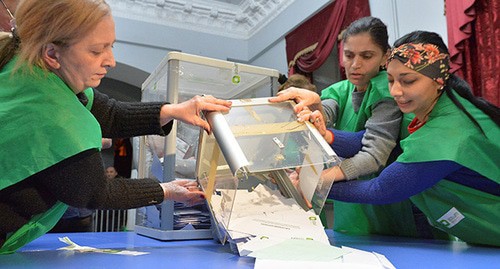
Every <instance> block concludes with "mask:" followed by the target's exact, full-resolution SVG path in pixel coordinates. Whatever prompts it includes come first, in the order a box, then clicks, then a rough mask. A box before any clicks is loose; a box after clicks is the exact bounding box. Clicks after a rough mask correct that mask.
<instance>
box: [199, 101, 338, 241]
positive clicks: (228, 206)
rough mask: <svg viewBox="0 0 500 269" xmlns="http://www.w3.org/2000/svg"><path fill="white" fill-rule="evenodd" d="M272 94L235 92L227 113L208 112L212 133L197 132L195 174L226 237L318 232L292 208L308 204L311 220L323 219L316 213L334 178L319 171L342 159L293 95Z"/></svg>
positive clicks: (303, 208)
mask: <svg viewBox="0 0 500 269" xmlns="http://www.w3.org/2000/svg"><path fill="white" fill-rule="evenodd" d="M267 100H268V98H253V99H239V100H232V101H233V106H232V108H231V110H230V111H229V112H228V113H224V114H223V113H219V112H211V113H208V114H207V119H208V121H209V123H210V125H211V126H212V131H213V132H212V134H210V135H208V134H207V133H206V132H201V133H200V140H199V146H198V156H197V168H196V177H197V179H198V181H199V183H200V185H201V187H202V189H203V190H204V191H205V195H206V198H207V203H208V205H209V208H210V211H211V213H212V215H213V219H214V226H216V227H214V231H216V235H217V237H218V239H219V240H220V242H221V243H225V242H227V241H228V240H230V242H231V243H237V241H238V240H248V239H249V238H252V237H256V236H258V237H272V236H283V237H288V238H304V239H311V240H316V239H314V238H312V237H314V236H309V235H308V234H307V233H306V232H305V231H304V230H305V226H301V224H300V223H299V222H300V220H299V219H294V217H293V216H297V215H299V214H301V213H302V211H306V212H310V213H311V215H306V218H308V220H306V222H308V221H309V220H312V221H316V220H317V221H318V222H319V221H320V220H319V218H317V219H316V218H315V215H319V214H320V212H321V210H322V208H323V205H324V203H325V200H326V198H327V196H328V192H329V191H330V188H331V186H332V183H333V181H328V180H323V177H322V172H323V171H324V170H326V169H328V168H331V167H333V166H334V165H338V163H339V161H340V159H339V158H338V157H337V155H336V154H335V152H334V151H333V150H332V148H331V147H330V145H328V143H327V142H326V141H325V140H324V139H323V137H322V136H321V135H320V134H319V132H318V131H317V130H316V128H315V127H314V126H313V125H312V124H311V123H310V122H298V121H297V117H296V114H295V112H294V110H293V105H294V104H295V103H293V102H291V101H287V102H282V103H269V102H268V101H267ZM297 210H298V211H297ZM295 220H297V222H295V223H294V221H295ZM306 224H307V223H306ZM315 225H316V224H315ZM316 226H318V225H316ZM320 231H321V232H323V233H324V230H323V226H322V225H321V227H320ZM278 234H279V235H278Z"/></svg>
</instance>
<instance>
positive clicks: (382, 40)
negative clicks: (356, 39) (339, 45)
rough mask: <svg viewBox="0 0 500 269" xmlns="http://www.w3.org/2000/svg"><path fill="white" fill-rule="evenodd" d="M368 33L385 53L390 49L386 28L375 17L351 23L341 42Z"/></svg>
mask: <svg viewBox="0 0 500 269" xmlns="http://www.w3.org/2000/svg"><path fill="white" fill-rule="evenodd" d="M361 33H368V34H369V35H370V37H371V38H372V40H373V42H374V43H375V44H377V46H379V47H380V49H381V50H382V51H383V52H384V53H385V52H386V51H387V50H388V49H390V48H391V46H390V45H389V35H388V34H387V26H386V25H385V24H384V23H383V22H382V21H381V20H380V19H379V18H375V17H363V18H360V19H357V20H355V21H354V22H352V23H351V24H350V25H349V27H347V29H346V30H345V31H344V33H343V34H342V42H345V41H346V39H347V38H348V37H350V36H353V35H357V34H361Z"/></svg>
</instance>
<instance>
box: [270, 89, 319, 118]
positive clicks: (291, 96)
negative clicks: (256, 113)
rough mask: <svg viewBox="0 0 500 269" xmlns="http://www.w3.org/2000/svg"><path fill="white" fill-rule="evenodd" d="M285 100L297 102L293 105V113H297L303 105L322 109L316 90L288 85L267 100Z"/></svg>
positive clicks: (274, 101) (273, 101) (272, 101)
mask: <svg viewBox="0 0 500 269" xmlns="http://www.w3.org/2000/svg"><path fill="white" fill-rule="evenodd" d="M286 100H294V101H295V102H296V103H297V104H296V105H295V106H294V108H293V109H294V111H295V113H299V112H300V111H302V110H303V109H304V107H311V108H313V110H320V111H322V107H321V98H320V97H319V95H318V94H317V93H316V92H313V91H311V90H307V89H301V88H296V87H290V88H288V89H286V90H283V91H280V92H278V94H277V96H275V97H271V98H269V102H271V103H277V102H283V101H286Z"/></svg>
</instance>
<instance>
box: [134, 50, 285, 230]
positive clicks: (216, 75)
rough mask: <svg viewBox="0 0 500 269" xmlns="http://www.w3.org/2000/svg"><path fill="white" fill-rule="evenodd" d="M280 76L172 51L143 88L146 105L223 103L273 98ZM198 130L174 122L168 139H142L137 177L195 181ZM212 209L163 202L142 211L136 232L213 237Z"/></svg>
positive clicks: (144, 137)
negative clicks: (204, 99)
mask: <svg viewBox="0 0 500 269" xmlns="http://www.w3.org/2000/svg"><path fill="white" fill-rule="evenodd" d="M278 76H279V73H278V71H276V70H273V69H267V68H260V67H256V66H250V65H245V64H239V63H234V62H229V61H223V60H217V59H211V58H206V57H201V56H195V55H190V54H185V53H180V52H170V53H168V55H167V56H166V57H165V58H164V59H163V60H162V62H161V63H160V64H159V65H158V67H157V68H156V69H155V70H154V71H153V73H152V74H151V75H150V76H149V77H148V78H147V79H146V81H145V82H144V83H143V85H142V101H144V102H148V101H163V102H169V103H181V102H183V101H186V100H189V99H190V98H192V97H193V96H195V95H202V94H205V95H213V96H215V97H217V98H221V99H245V98H256V97H269V96H272V95H274V94H275V93H276V91H277V88H278V86H279V84H278ZM199 135H200V128H198V127H194V126H191V125H188V124H184V123H182V122H179V121H174V125H173V128H172V131H171V132H170V134H169V135H167V136H166V137H161V136H155V135H151V136H143V137H140V140H139V154H138V155H139V157H138V160H137V162H138V176H139V178H144V177H148V178H156V179H158V181H161V182H169V181H171V180H175V179H192V180H197V178H196V173H195V172H196V162H197V154H198V144H199ZM211 218H212V216H211V214H210V210H209V208H208V205H201V206H195V207H188V208H186V207H184V206H183V205H182V204H180V203H174V202H172V201H165V202H163V203H161V204H160V205H156V206H148V207H143V208H139V209H138V210H137V213H136V226H135V228H134V230H135V232H136V233H138V234H141V235H145V236H149V237H152V238H156V239H160V240H180V239H201V238H212V237H213V234H212V231H211V226H212V225H211V223H212V220H211Z"/></svg>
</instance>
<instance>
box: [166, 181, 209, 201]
mask: <svg viewBox="0 0 500 269" xmlns="http://www.w3.org/2000/svg"><path fill="white" fill-rule="evenodd" d="M160 185H161V187H162V188H163V193H164V196H165V198H164V199H165V200H174V201H177V202H181V203H184V204H186V205H187V206H193V205H197V204H201V203H202V202H203V201H204V200H205V194H204V193H203V192H202V191H201V190H200V189H199V188H198V183H197V182H196V181H193V180H187V179H183V180H173V181H170V182H167V183H160Z"/></svg>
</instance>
